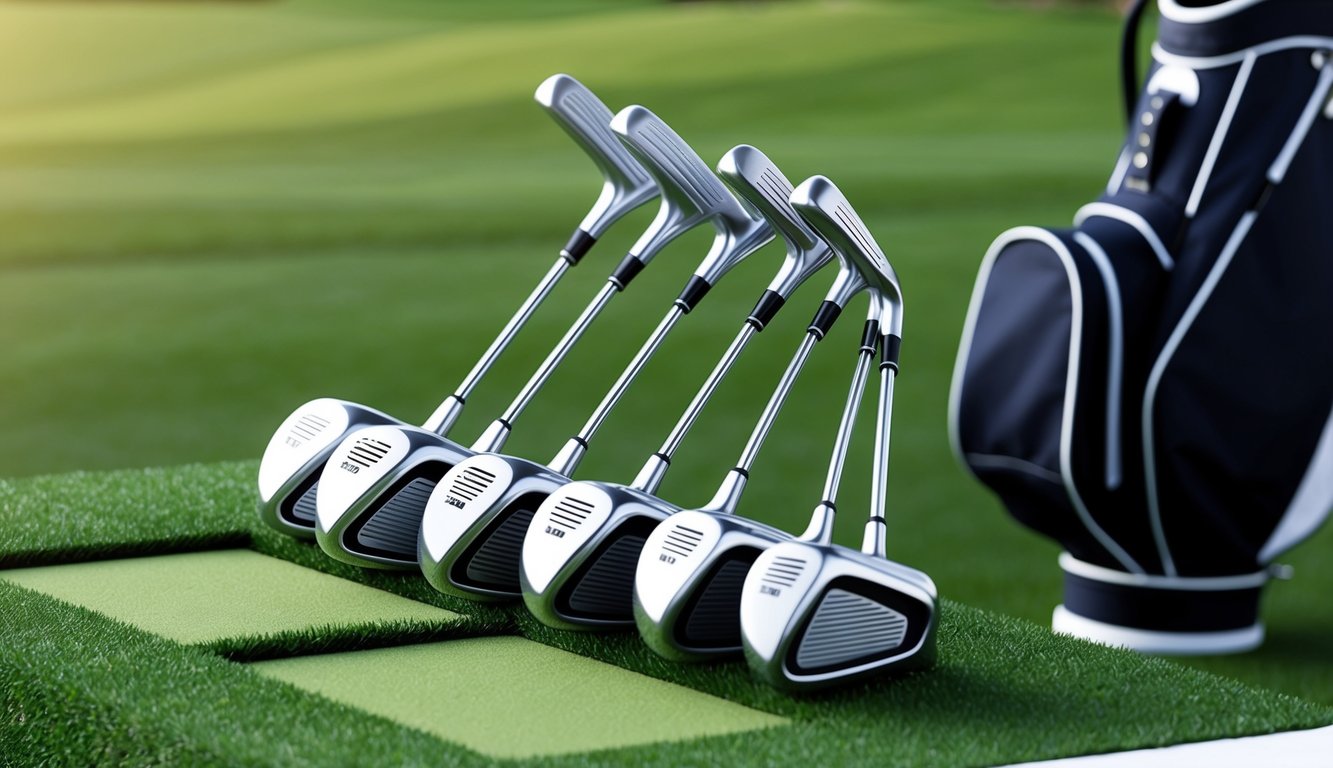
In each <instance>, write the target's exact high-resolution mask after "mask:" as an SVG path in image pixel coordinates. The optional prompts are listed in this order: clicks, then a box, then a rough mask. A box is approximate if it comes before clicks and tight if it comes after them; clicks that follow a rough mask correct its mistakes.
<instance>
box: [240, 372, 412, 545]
mask: <svg viewBox="0 0 1333 768" xmlns="http://www.w3.org/2000/svg"><path fill="white" fill-rule="evenodd" d="M398 423H400V422H399V421H398V420H397V419H395V418H393V417H392V416H389V415H388V414H386V413H381V412H380V411H377V410H375V409H373V408H367V407H366V406H364V405H358V404H356V403H353V402H349V401H347V400H336V399H333V398H327V397H325V398H320V399H318V400H311V401H310V402H308V403H306V404H304V405H302V406H301V407H300V408H297V409H296V410H295V411H293V412H292V413H291V415H289V416H288V417H287V418H286V420H284V421H283V422H282V424H281V425H280V426H279V427H278V429H277V431H276V432H274V433H273V436H272V437H271V438H269V442H268V447H266V448H265V449H264V457H263V459H261V460H260V462H259V501H258V504H257V507H258V510H259V517H260V519H261V520H263V521H264V522H265V523H267V524H268V525H269V527H271V528H273V529H275V530H277V531H279V532H281V533H285V534H287V535H289V536H293V537H296V538H301V539H307V540H313V539H314V538H315V492H316V489H317V487H318V483H319V475H320V472H322V471H323V469H324V464H325V462H327V461H328V458H329V456H330V455H332V453H333V451H334V450H335V449H336V448H337V446H338V444H339V443H340V442H341V441H342V439H343V438H345V437H346V436H347V435H348V434H350V433H352V432H355V431H356V430H358V429H361V428H362V427H369V426H374V425H379V424H398Z"/></svg>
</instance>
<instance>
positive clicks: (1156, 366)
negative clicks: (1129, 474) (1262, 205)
mask: <svg viewBox="0 0 1333 768" xmlns="http://www.w3.org/2000/svg"><path fill="white" fill-rule="evenodd" d="M1324 66H1325V69H1324V72H1323V73H1322V74H1321V76H1320V78H1319V80H1318V81H1317V82H1316V83H1315V88H1314V92H1313V93H1311V94H1310V97H1309V100H1308V101H1307V102H1306V105H1305V109H1304V110H1303V111H1302V112H1301V119H1300V120H1297V121H1296V125H1295V127H1293V128H1292V131H1291V134H1290V135H1289V136H1287V141H1286V143H1285V144H1283V145H1282V151H1280V152H1279V153H1278V160H1281V159H1282V158H1284V157H1285V158H1287V159H1288V161H1289V160H1290V159H1291V157H1294V156H1295V154H1296V151H1297V150H1296V149H1293V148H1292V147H1293V146H1295V147H1299V146H1300V145H1301V144H1302V143H1304V142H1305V136H1306V134H1307V133H1308V132H1309V130H1310V125H1311V124H1312V123H1313V122H1314V121H1313V120H1306V119H1305V118H1306V116H1307V115H1308V114H1309V113H1310V112H1311V109H1312V108H1313V109H1314V110H1318V109H1319V107H1320V105H1321V104H1322V99H1323V97H1324V91H1325V90H1327V88H1328V76H1329V73H1330V72H1331V71H1333V61H1330V62H1329V63H1326V64H1325V65H1324ZM1288 168H1289V166H1286V165H1284V166H1279V164H1278V161H1277V160H1275V161H1274V162H1273V164H1272V165H1271V166H1269V170H1268V179H1269V182H1270V183H1271V184H1275V185H1276V184H1280V183H1282V180H1283V179H1284V178H1285V177H1286V172H1287V170H1288ZM1258 216H1259V214H1258V212H1257V211H1253V210H1250V211H1246V212H1245V214H1244V215H1243V216H1241V218H1240V221H1239V222H1237V224H1236V228H1235V229H1234V230H1233V231H1232V233H1231V237H1230V238H1228V239H1227V242H1226V245H1225V246H1223V248H1222V253H1221V255H1219V256H1218V257H1217V262H1216V263H1215V264H1213V268H1212V269H1211V270H1209V272H1208V277H1207V278H1205V279H1204V281H1203V285H1202V286H1200V288H1199V292H1198V293H1197V294H1195V296H1194V299H1193V300H1192V301H1191V302H1190V304H1189V306H1188V307H1187V308H1186V309H1185V314H1184V315H1183V316H1181V318H1180V322H1178V323H1177V324H1176V327H1175V328H1174V329H1173V330H1172V331H1171V336H1170V337H1169V338H1168V339H1167V340H1166V345H1165V346H1164V347H1163V348H1162V351H1161V353H1160V354H1159V355H1158V356H1157V360H1156V362H1154V363H1153V367H1152V373H1150V374H1149V376H1148V387H1147V390H1146V391H1145V393H1144V398H1143V457H1144V458H1143V468H1144V475H1145V477H1146V478H1147V491H1148V515H1149V519H1150V520H1151V522H1152V529H1153V538H1155V539H1156V540H1157V551H1158V554H1160V555H1161V558H1162V567H1163V569H1164V570H1165V571H1166V573H1167V575H1168V576H1175V575H1176V565H1175V563H1174V562H1172V560H1171V550H1170V547H1169V546H1168V545H1167V543H1166V533H1165V531H1164V530H1163V528H1162V510H1161V501H1160V499H1159V498H1158V495H1157V457H1156V455H1155V453H1154V451H1153V445H1154V441H1153V409H1154V405H1155V404H1156V402H1157V389H1158V387H1159V386H1160V385H1161V383H1162V376H1163V374H1164V373H1165V372H1166V366H1167V365H1168V364H1170V362H1171V358H1172V357H1173V356H1174V355H1175V353H1176V348H1177V347H1179V346H1180V342H1181V341H1182V340H1183V339H1184V337H1185V334H1186V333H1188V332H1189V329H1190V326H1191V325H1193V324H1194V320H1195V318H1197V317H1198V316H1199V312H1201V311H1202V310H1203V305H1204V304H1206V303H1208V299H1209V297H1211V296H1212V293H1213V290H1214V289H1215V288H1216V287H1217V284H1218V283H1219V282H1221V280H1222V275H1223V274H1224V273H1225V272H1226V271H1227V267H1229V266H1230V265H1231V259H1232V258H1233V257H1234V256H1235V255H1236V251H1237V250H1239V249H1240V245H1241V243H1243V242H1244V241H1245V236H1246V235H1248V234H1249V232H1250V227H1252V226H1254V221H1255V219H1256V218H1258Z"/></svg>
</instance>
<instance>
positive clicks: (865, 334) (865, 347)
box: [860, 320, 879, 355]
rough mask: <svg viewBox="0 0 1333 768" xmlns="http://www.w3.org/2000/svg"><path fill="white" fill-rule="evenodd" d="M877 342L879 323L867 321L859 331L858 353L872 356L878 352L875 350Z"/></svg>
mask: <svg viewBox="0 0 1333 768" xmlns="http://www.w3.org/2000/svg"><path fill="white" fill-rule="evenodd" d="M878 342H879V321H878V320H867V321H866V327H865V328H864V329H862V331H861V350H860V351H862V352H869V353H870V354H871V355H873V354H875V353H876V352H878V351H879V350H878V349H877V348H876V347H878Z"/></svg>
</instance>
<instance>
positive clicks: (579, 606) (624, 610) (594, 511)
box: [519, 481, 678, 630]
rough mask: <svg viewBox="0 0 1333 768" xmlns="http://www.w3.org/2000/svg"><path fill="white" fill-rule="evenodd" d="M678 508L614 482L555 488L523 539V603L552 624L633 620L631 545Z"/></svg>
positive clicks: (639, 544)
mask: <svg viewBox="0 0 1333 768" xmlns="http://www.w3.org/2000/svg"><path fill="white" fill-rule="evenodd" d="M677 509H678V507H676V506H674V505H672V504H671V503H669V502H666V501H663V500H661V499H659V498H657V497H656V496H653V495H652V494H650V493H647V492H645V491H640V490H636V489H634V488H630V487H627V486H623V485H618V484H615V483H600V482H590V481H579V482H573V483H569V484H567V485H565V486H562V487H561V488H560V489H558V490H557V491H556V492H555V493H552V494H551V495H550V496H548V497H547V499H546V501H544V502H542V504H541V506H540V507H538V508H537V514H536V515H535V516H533V518H532V522H531V524H529V526H528V530H527V534H526V535H525V536H524V540H523V553H522V558H521V561H520V562H521V567H520V570H519V574H520V581H521V582H522V586H523V603H524V604H525V605H526V606H527V608H528V610H529V611H531V612H532V614H533V615H534V616H536V617H537V619H539V620H540V621H541V622H542V623H543V624H546V625H547V626H550V627H555V628H557V629H575V630H589V629H613V628H620V627H631V626H633V625H634V608H633V599H634V598H633V588H634V584H633V578H634V566H635V563H637V562H638V559H639V551H640V550H641V549H642V548H643V544H644V542H645V541H646V540H647V539H648V536H649V534H651V533H652V531H653V528H655V527H656V526H657V524H658V523H660V522H661V521H663V520H665V519H666V518H667V516H668V515H670V514H671V513H673V512H675V511H676V510H677Z"/></svg>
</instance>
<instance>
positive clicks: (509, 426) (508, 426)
mask: <svg viewBox="0 0 1333 768" xmlns="http://www.w3.org/2000/svg"><path fill="white" fill-rule="evenodd" d="M496 421H498V422H500V423H501V424H503V425H504V428H505V429H506V430H508V431H510V432H512V431H513V430H514V425H513V424H510V423H509V420H508V419H504V418H499V419H496Z"/></svg>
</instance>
